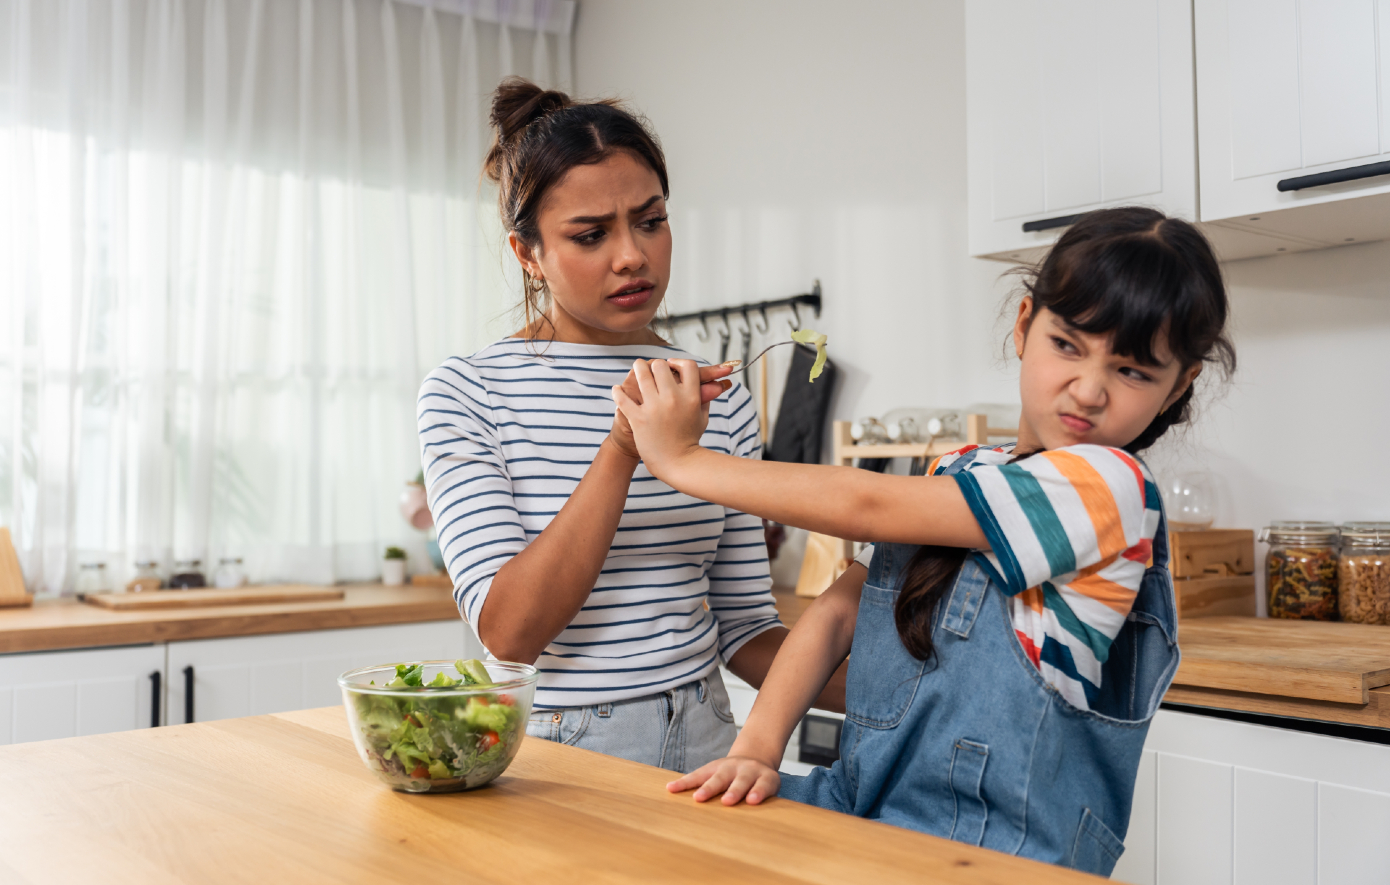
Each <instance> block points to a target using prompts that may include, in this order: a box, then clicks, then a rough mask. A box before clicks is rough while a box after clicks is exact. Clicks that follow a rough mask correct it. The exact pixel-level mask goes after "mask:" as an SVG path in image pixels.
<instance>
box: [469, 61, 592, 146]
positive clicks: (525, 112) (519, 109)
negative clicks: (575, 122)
mask: <svg viewBox="0 0 1390 885" xmlns="http://www.w3.org/2000/svg"><path fill="white" fill-rule="evenodd" d="M571 104H573V102H571V101H570V97H569V96H568V95H566V94H565V93H563V92H556V91H555V90H553V89H542V88H541V87H539V86H537V85H536V84H535V83H532V82H531V81H530V80H527V79H525V78H523V77H508V78H507V79H505V80H503V81H502V82H501V84H499V85H498V87H497V91H496V92H495V93H493V96H492V114H491V116H490V118H489V120H490V122H491V123H492V129H493V131H494V132H495V133H496V134H497V141H498V142H499V143H500V144H504V145H510V144H513V143H515V142H516V141H517V140H518V139H520V138H521V136H522V135H523V134H524V133H525V132H526V127H527V126H530V125H531V124H532V123H534V122H535V121H537V120H539V119H540V118H541V117H544V116H545V115H546V114H549V113H551V112H552V111H558V110H562V109H564V108H567V107H569V106H570V105H571Z"/></svg>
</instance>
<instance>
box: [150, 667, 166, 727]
mask: <svg viewBox="0 0 1390 885" xmlns="http://www.w3.org/2000/svg"><path fill="white" fill-rule="evenodd" d="M163 683H164V674H163V673H161V672H159V671H158V670H155V671H154V672H153V673H151V674H150V728H158V727H159V696H160V694H161V692H160V688H161V687H162V686H163Z"/></svg>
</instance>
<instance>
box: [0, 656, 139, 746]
mask: <svg viewBox="0 0 1390 885" xmlns="http://www.w3.org/2000/svg"><path fill="white" fill-rule="evenodd" d="M163 672H164V646H163V645H134V646H122V647H118V648H94V649H82V650H80V651H51V652H37V653H32V654H11V655H0V744H11V743H16V744H17V743H21V742H24V741H42V740H49V739H52V738H67V737H78V736H81V735H89V734H103V733H105V732H111V731H127V730H129V729H132V728H148V727H150V725H151V724H152V721H153V719H154V716H155V710H154V699H155V697H156V694H155V688H156V686H157V683H156V681H155V680H153V679H152V678H151V676H152V675H154V674H158V675H159V676H160V677H161V678H162V675H163Z"/></svg>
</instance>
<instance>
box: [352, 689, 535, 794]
mask: <svg viewBox="0 0 1390 885" xmlns="http://www.w3.org/2000/svg"><path fill="white" fill-rule="evenodd" d="M536 676H537V674H536V668H535V667H532V666H529V665H527V664H513V663H508V662H506V661H485V662H484V661H414V662H410V663H405V664H382V665H378V666H374V667H362V668H361V669H358V670H349V671H348V672H346V673H344V674H343V675H341V676H339V677H338V685H339V686H341V687H342V690H343V706H345V707H346V708H347V718H348V728H349V729H350V730H351V731H352V741H353V743H354V744H356V745H357V752H358V755H360V756H361V757H362V761H363V762H365V763H366V764H367V767H368V768H370V769H371V770H372V771H373V772H375V773H376V776H377V777H379V778H381V779H382V780H383V781H384V782H385V783H386V784H387V785H388V786H390V787H391V789H393V790H402V791H404V792H407V793H448V792H453V791H456V790H471V789H473V788H474V787H481V786H482V785H483V784H485V783H487V782H488V781H491V780H492V779H493V778H495V777H497V776H498V775H499V774H501V773H502V772H503V771H506V769H507V766H508V765H510V764H511V761H512V758H513V757H515V756H516V751H517V748H518V747H519V746H521V739H522V737H524V736H525V734H526V719H527V717H528V716H529V715H530V714H531V700H532V698H533V697H534V696H535V692H536Z"/></svg>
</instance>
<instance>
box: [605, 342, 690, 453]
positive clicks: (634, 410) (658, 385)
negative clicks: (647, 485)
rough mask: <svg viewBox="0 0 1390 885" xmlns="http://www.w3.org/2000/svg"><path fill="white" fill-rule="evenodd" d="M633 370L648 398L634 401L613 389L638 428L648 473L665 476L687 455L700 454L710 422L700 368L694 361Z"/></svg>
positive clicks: (641, 364) (619, 389) (657, 363)
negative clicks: (703, 393)
mask: <svg viewBox="0 0 1390 885" xmlns="http://www.w3.org/2000/svg"><path fill="white" fill-rule="evenodd" d="M632 371H633V374H635V375H636V376H637V387H638V391H639V393H640V394H641V397H642V399H641V400H640V401H638V400H635V399H633V398H632V397H631V396H629V395H628V394H627V392H626V391H625V390H624V389H623V388H622V387H614V388H613V399H614V401H615V402H617V404H618V410H619V411H620V412H622V414H623V415H624V416H625V417H626V418H627V421H628V423H629V425H631V427H632V432H633V436H634V438H635V439H636V442H637V449H638V451H640V452H641V456H642V459H643V460H644V461H646V463H647V469H649V470H651V471H652V474H653V475H655V476H661V474H662V473H663V472H664V468H665V467H666V466H668V465H670V464H671V463H673V462H674V461H676V460H677V459H678V458H679V457H680V456H681V455H683V454H687V453H689V452H692V451H698V450H699V449H700V436H701V435H702V434H704V432H705V426H706V425H707V424H708V423H709V403H708V402H706V401H705V400H704V397H703V396H702V395H701V390H700V385H699V380H698V379H699V366H697V365H696V364H695V362H694V361H693V360H670V361H669V362H668V361H667V360H651V361H647V360H638V361H637V362H636V363H634V364H633V366H632Z"/></svg>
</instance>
